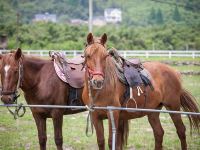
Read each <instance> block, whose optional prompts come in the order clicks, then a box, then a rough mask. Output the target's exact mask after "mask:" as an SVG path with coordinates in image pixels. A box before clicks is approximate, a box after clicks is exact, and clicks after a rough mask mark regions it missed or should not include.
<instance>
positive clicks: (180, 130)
mask: <svg viewBox="0 0 200 150" xmlns="http://www.w3.org/2000/svg"><path fill="white" fill-rule="evenodd" d="M166 108H167V109H168V110H173V111H180V104H177V105H175V104H173V105H170V106H167V107H166ZM170 117H171V119H172V121H173V123H174V125H175V127H176V131H177V134H178V137H179V139H180V141H181V149H182V150H187V142H186V134H185V132H186V128H185V125H184V124H183V121H182V118H181V114H172V113H170Z"/></svg>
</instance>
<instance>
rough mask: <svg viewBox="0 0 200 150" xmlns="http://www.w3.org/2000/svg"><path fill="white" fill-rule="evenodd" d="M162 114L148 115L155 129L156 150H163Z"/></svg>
mask: <svg viewBox="0 0 200 150" xmlns="http://www.w3.org/2000/svg"><path fill="white" fill-rule="evenodd" d="M159 114H160V113H150V114H149V115H148V121H149V123H150V125H151V127H152V128H153V133H154V138H155V150H162V142H163V135H164V130H163V128H162V125H161V123H160V119H159Z"/></svg>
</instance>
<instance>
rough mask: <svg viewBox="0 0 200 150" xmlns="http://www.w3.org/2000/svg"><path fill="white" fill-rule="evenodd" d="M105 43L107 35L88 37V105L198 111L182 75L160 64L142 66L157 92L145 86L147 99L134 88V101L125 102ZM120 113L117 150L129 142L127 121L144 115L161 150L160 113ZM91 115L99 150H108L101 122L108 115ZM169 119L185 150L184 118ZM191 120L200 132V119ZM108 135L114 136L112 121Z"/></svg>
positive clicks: (192, 124)
mask: <svg viewBox="0 0 200 150" xmlns="http://www.w3.org/2000/svg"><path fill="white" fill-rule="evenodd" d="M106 40H107V36H106V34H104V35H103V36H102V37H101V38H100V39H95V38H94V37H93V35H92V34H91V33H89V34H88V36H87V42H88V46H87V47H86V48H85V59H86V60H85V62H86V81H88V82H85V83H86V85H85V87H84V90H83V101H84V103H85V104H87V105H95V106H108V105H112V106H122V107H129V108H136V107H137V108H147V109H161V108H162V107H163V106H164V107H165V108H166V109H168V110H174V111H179V110H180V109H181V108H182V109H183V110H184V111H191V112H199V109H198V106H197V104H196V102H195V100H194V98H193V97H192V96H191V95H190V94H189V93H188V92H187V91H186V90H184V89H183V87H182V85H181V79H180V74H179V73H178V72H176V71H175V70H174V69H172V68H171V67H169V66H167V65H165V64H161V63H159V62H146V63H143V66H144V68H146V69H147V70H148V71H149V73H150V74H151V82H152V85H153V87H154V90H152V89H150V87H147V88H146V89H144V87H142V90H143V91H144V90H146V92H145V93H146V94H147V95H146V98H145V96H144V93H143V94H142V95H140V96H138V94H137V89H135V88H133V90H132V94H133V97H134V100H128V101H125V100H124V97H123V96H124V92H125V91H126V87H125V85H123V84H122V83H121V82H120V81H119V79H118V77H117V74H116V65H115V64H114V61H113V59H111V57H110V56H109V54H108V52H107V49H106V46H105V43H106ZM90 93H91V94H90ZM89 95H91V96H89ZM136 104H137V106H136ZM118 113H119V112H116V113H115V122H116V125H117V129H118V134H117V136H118V137H117V149H122V148H123V144H124V142H125V141H126V140H127V135H128V120H129V119H133V118H139V117H143V116H145V115H147V117H148V121H149V123H150V125H151V127H152V128H153V133H154V138H155V149H156V150H161V149H162V142H163V135H164V130H163V128H162V126H161V123H160V119H159V114H160V113H151V112H127V111H121V112H120V116H119V114H118ZM92 114H93V115H92V117H93V123H94V126H95V129H96V134H97V141H98V144H99V149H105V144H104V135H103V132H104V129H103V123H102V119H104V118H107V117H108V118H109V116H108V112H106V111H99V110H95V111H94V112H92ZM170 116H171V119H172V120H173V123H174V125H175V127H176V130H177V134H178V137H179V139H180V142H181V147H182V150H186V149H187V143H186V135H185V131H186V128H185V126H184V124H183V121H182V119H181V115H180V114H170ZM188 118H189V120H190V124H191V127H194V128H195V129H197V130H199V128H200V116H188ZM109 133H111V127H110V121H109ZM110 142H111V134H110V135H109V145H111V144H110ZM110 147H111V146H110Z"/></svg>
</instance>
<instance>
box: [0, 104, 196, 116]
mask: <svg viewBox="0 0 200 150" xmlns="http://www.w3.org/2000/svg"><path fill="white" fill-rule="evenodd" d="M17 106H19V105H17V104H0V107H17ZM22 107H32V108H34V107H38V108H66V109H70V108H72V109H87V107H86V106H65V105H27V104H24V105H22ZM94 109H97V110H123V111H128V112H157V113H158V112H159V113H171V114H184V115H200V112H184V111H172V110H157V109H144V108H126V107H115V106H107V107H98V106H95V107H94Z"/></svg>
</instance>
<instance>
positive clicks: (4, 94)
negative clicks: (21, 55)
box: [1, 60, 23, 103]
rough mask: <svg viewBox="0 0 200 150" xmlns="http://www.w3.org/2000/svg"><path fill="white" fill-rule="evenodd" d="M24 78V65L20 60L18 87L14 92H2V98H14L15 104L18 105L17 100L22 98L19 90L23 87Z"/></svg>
mask: <svg viewBox="0 0 200 150" xmlns="http://www.w3.org/2000/svg"><path fill="white" fill-rule="evenodd" d="M22 77H23V65H22V60H19V67H18V80H17V87H16V89H15V90H14V91H3V90H2V92H1V96H7V95H10V96H11V97H12V100H13V103H16V101H17V98H18V97H19V96H20V94H19V88H20V87H21V86H22Z"/></svg>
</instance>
